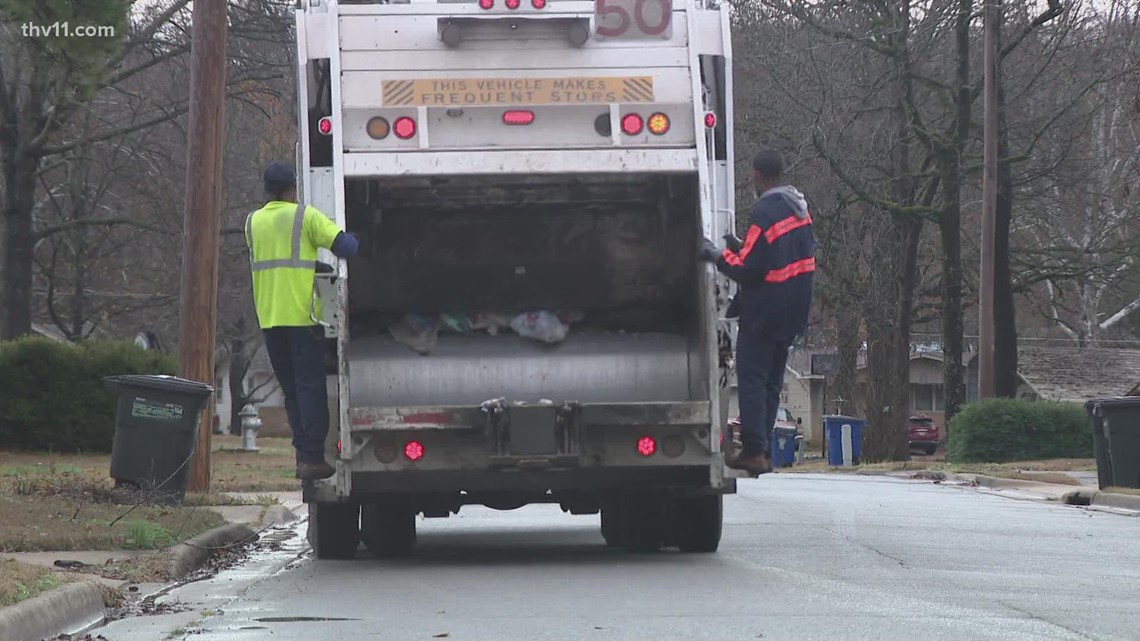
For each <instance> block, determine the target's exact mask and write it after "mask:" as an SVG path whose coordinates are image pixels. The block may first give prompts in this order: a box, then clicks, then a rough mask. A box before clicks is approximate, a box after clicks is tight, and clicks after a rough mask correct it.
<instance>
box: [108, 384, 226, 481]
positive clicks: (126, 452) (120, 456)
mask: <svg viewBox="0 0 1140 641" xmlns="http://www.w3.org/2000/svg"><path fill="white" fill-rule="evenodd" d="M103 382H104V384H105V385H106V386H107V387H108V388H110V389H113V390H116V391H118V392H119V405H118V411H117V412H116V414H115V440H114V442H113V444H112V446H111V478H113V479H115V486H116V487H117V488H124V487H127V488H130V489H137V490H138V491H140V492H141V493H142V496H140V497H139V500H146V501H148V502H156V503H180V502H181V501H182V499H183V498H184V497H185V495H186V479H187V476H188V475H189V472H190V457H191V456H192V455H193V453H194V446H195V444H196V443H197V441H198V423H199V420H200V417H201V414H202V408H203V407H204V406H205V404H206V401H207V400H209V398H210V395H212V394H213V393H214V389H213V388H212V387H210V386H209V385H203V384H202V383H198V382H195V381H188V380H186V379H182V378H177V377H174V376H145V375H127V376H111V377H108V378H105V379H103Z"/></svg>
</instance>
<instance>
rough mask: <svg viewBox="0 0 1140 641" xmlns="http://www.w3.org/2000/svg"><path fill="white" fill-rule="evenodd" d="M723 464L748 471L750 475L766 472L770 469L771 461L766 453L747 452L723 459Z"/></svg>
mask: <svg viewBox="0 0 1140 641" xmlns="http://www.w3.org/2000/svg"><path fill="white" fill-rule="evenodd" d="M725 465H727V466H729V467H731V468H732V469H734V470H742V471H744V472H748V473H749V474H751V475H752V476H760V475H761V474H768V473H769V472H771V471H772V461H771V460H770V459H769V458H768V455H767V454H764V453H760V454H748V455H743V456H740V457H737V458H733V459H730V460H728V461H725Z"/></svg>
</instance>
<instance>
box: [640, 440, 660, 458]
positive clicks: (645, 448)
mask: <svg viewBox="0 0 1140 641" xmlns="http://www.w3.org/2000/svg"><path fill="white" fill-rule="evenodd" d="M637 453H638V454H640V455H642V456H644V457H646V458H649V457H650V456H653V455H654V454H656V453H657V441H656V440H654V438H653V437H652V436H642V437H641V438H639V439H637Z"/></svg>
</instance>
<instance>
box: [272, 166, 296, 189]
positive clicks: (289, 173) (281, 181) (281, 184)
mask: <svg viewBox="0 0 1140 641" xmlns="http://www.w3.org/2000/svg"><path fill="white" fill-rule="evenodd" d="M264 180H265V190H266V191H269V192H272V193H280V192H282V191H285V190H286V189H288V188H290V187H292V186H294V185H296V184H297V174H296V173H295V172H294V171H293V168H292V167H291V166H289V165H286V164H285V163H283V162H280V161H277V160H274V161H273V162H271V163H269V164H268V165H267V166H266V167H265V176H264Z"/></svg>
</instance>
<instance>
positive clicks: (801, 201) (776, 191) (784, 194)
mask: <svg viewBox="0 0 1140 641" xmlns="http://www.w3.org/2000/svg"><path fill="white" fill-rule="evenodd" d="M768 196H778V197H779V198H781V199H783V201H784V202H786V203H788V206H789V207H791V208H792V211H793V212H795V214H796V217H797V218H807V215H808V204H807V200H806V199H805V198H804V195H803V194H801V193H800V190H798V189H796V188H795V187H792V186H791V185H782V186H780V187H774V188H772V189H769V190H768V191H766V192H764V193H763V194H760V199H761V200H763V199H764V198H766V197H768Z"/></svg>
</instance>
